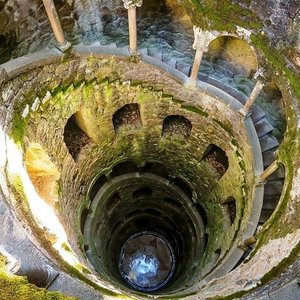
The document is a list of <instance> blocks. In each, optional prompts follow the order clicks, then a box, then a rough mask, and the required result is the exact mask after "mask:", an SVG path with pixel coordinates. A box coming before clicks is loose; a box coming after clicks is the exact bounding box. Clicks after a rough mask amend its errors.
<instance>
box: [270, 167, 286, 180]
mask: <svg viewBox="0 0 300 300" xmlns="http://www.w3.org/2000/svg"><path fill="white" fill-rule="evenodd" d="M284 178H285V169H284V167H282V166H280V167H279V168H278V169H277V171H275V172H274V173H273V174H272V175H270V176H269V177H268V180H276V179H284Z"/></svg>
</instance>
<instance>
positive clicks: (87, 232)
mask: <svg viewBox="0 0 300 300" xmlns="http://www.w3.org/2000/svg"><path fill="white" fill-rule="evenodd" d="M150 187H151V188H150ZM116 191H117V195H118V197H117V198H118V200H117V201H115V200H114V199H115V198H116ZM188 194H190V190H189V193H188ZM189 196H190V195H187V194H186V193H185V191H184V190H183V189H182V188H180V187H178V186H177V185H175V184H174V182H173V179H172V178H171V181H170V180H169V179H166V178H164V177H161V176H158V175H156V174H151V173H145V172H141V173H140V172H132V173H130V172H129V173H127V174H123V175H119V176H117V177H114V178H112V179H111V180H109V181H107V182H106V183H105V184H104V185H103V186H101V188H100V190H99V191H98V192H97V195H96V196H95V198H94V199H93V201H92V203H91V209H92V210H93V214H89V215H88V216H87V218H86V221H85V224H84V239H85V240H86V241H87V244H88V245H89V251H87V252H86V255H87V257H88V258H89V260H90V262H92V264H93V265H94V267H95V269H96V270H97V272H99V273H100V274H102V275H104V276H105V277H106V278H107V279H108V280H109V281H111V282H112V283H115V284H117V285H118V286H122V287H124V288H127V289H128V288H129V289H131V290H136V291H141V292H158V291H161V290H162V289H163V290H164V291H165V290H166V289H168V290H172V289H174V287H175V286H177V285H178V283H180V284H181V283H182V284H189V278H190V276H192V275H193V274H194V273H195V272H196V270H195V268H193V266H194V265H195V263H197V262H199V261H200V260H201V258H202V256H203V254H204V251H205V248H206V242H207V239H206V236H205V235H206V229H205V226H204V223H203V220H202V217H201V215H200V214H199V213H198V212H197V211H196V210H194V209H193V204H192V200H191V199H190V197H189ZM112 203H113V205H112ZM99 220H102V221H101V222H99Z"/></svg>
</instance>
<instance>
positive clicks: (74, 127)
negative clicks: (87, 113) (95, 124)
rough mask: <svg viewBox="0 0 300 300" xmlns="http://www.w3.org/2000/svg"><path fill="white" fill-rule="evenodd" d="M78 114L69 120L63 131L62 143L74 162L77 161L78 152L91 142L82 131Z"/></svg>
mask: <svg viewBox="0 0 300 300" xmlns="http://www.w3.org/2000/svg"><path fill="white" fill-rule="evenodd" d="M79 114H80V112H77V113H75V114H73V115H72V116H71V117H70V118H69V120H68V121H67V124H66V126H65V130H64V142H65V144H66V146H67V148H68V150H69V153H70V154H71V156H72V158H73V159H74V161H77V159H78V156H79V153H80V151H81V150H82V149H83V148H84V147H85V146H86V145H88V144H89V143H90V141H91V139H90V138H89V136H88V135H87V134H86V133H85V132H84V131H83V129H82V126H81V124H80V122H79Z"/></svg>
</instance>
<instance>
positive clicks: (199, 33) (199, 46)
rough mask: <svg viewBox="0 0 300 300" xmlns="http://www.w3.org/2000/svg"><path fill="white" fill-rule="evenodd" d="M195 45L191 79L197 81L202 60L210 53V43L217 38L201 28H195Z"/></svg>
mask: <svg viewBox="0 0 300 300" xmlns="http://www.w3.org/2000/svg"><path fill="white" fill-rule="evenodd" d="M193 29H194V36H195V40H194V44H193V49H195V50H196V54H195V58H194V63H193V68H192V72H191V75H190V79H191V80H192V81H196V80H197V78H198V73H199V69H200V65H201V60H202V56H203V53H204V52H207V51H208V46H209V43H210V42H211V41H212V40H213V39H214V38H215V36H214V35H213V34H212V33H211V32H209V31H203V30H201V29H200V28H198V27H196V26H194V27H193Z"/></svg>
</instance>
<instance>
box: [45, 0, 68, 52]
mask: <svg viewBox="0 0 300 300" xmlns="http://www.w3.org/2000/svg"><path fill="white" fill-rule="evenodd" d="M43 3H44V6H45V9H46V13H47V15H48V19H49V21H50V24H51V27H52V30H53V33H54V35H55V38H56V41H57V44H58V45H57V47H58V48H59V49H60V50H61V51H62V52H64V51H66V50H68V49H69V48H70V47H71V44H70V43H69V42H68V41H67V40H66V39H65V36H64V33H63V30H62V28H61V24H60V21H59V18H58V14H57V11H56V8H55V5H54V2H53V0H43Z"/></svg>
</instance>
